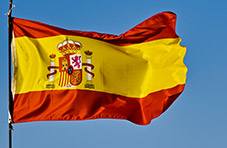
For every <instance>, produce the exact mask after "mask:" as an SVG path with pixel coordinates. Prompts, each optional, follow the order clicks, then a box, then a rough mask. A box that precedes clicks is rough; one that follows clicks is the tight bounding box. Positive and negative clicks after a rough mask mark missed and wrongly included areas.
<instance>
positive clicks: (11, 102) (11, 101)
mask: <svg viewBox="0 0 227 148" xmlns="http://www.w3.org/2000/svg"><path fill="white" fill-rule="evenodd" d="M12 8H13V0H9V12H8V64H9V65H8V66H9V67H8V70H9V74H8V77H9V88H8V89H9V148H12V130H13V125H12V123H13V122H12V121H13V119H12V111H13V97H12V96H13V95H12V91H11V42H12V17H11V14H12Z"/></svg>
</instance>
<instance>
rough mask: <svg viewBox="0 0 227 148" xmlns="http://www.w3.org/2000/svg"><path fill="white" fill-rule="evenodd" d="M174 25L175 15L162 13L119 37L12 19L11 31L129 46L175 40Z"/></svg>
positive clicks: (36, 36)
mask: <svg viewBox="0 0 227 148" xmlns="http://www.w3.org/2000/svg"><path fill="white" fill-rule="evenodd" d="M175 24H176V15H175V14H174V13H172V12H163V13H159V14H157V15H154V16H152V17H151V18H149V19H147V20H145V21H144V22H142V23H140V24H139V25H137V26H135V27H134V28H132V29H130V30H128V31H126V32H125V33H123V34H121V35H119V36H116V35H111V34H103V33H96V32H85V31H75V30H66V29H62V28H58V27H54V26H50V25H47V24H44V23H40V22H35V21H30V20H24V19H19V18H14V19H13V30H14V36H15V37H23V36H27V37H32V38H43V37H50V36H57V35H74V36H83V37H89V38H93V39H98V40H102V41H105V42H108V43H112V44H115V45H130V44H137V43H142V42H147V41H152V40H157V39H163V38H176V37H178V36H177V35H176V32H175Z"/></svg>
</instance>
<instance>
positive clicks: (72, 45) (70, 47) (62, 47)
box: [58, 39, 82, 56]
mask: <svg viewBox="0 0 227 148" xmlns="http://www.w3.org/2000/svg"><path fill="white" fill-rule="evenodd" d="M80 48H82V44H81V43H80V42H77V41H72V40H68V39H66V40H65V41H63V42H61V43H59V44H58V50H59V52H60V53H61V54H62V55H63V56H65V55H67V54H73V53H76V52H77V51H78V50H80Z"/></svg>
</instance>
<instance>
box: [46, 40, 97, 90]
mask: <svg viewBox="0 0 227 148" xmlns="http://www.w3.org/2000/svg"><path fill="white" fill-rule="evenodd" d="M81 48H82V44H81V43H80V42H78V41H72V40H68V39H66V40H65V41H63V42H61V43H59V44H58V46H57V49H58V51H59V52H60V53H61V54H62V55H63V56H62V57H59V58H58V60H59V66H55V61H56V55H55V54H52V55H50V56H49V58H50V66H49V67H48V70H49V71H50V73H49V74H47V78H48V79H49V83H48V84H47V85H46V87H47V88H55V85H54V81H55V79H54V75H55V74H57V70H58V71H59V75H60V77H59V80H58V85H59V86H60V87H75V86H78V85H80V84H81V82H82V72H83V69H82V67H83V66H86V67H85V68H84V70H85V72H87V81H86V84H85V86H84V87H85V88H89V89H94V84H93V83H92V78H93V77H94V73H92V70H93V69H94V65H92V63H91V58H92V54H93V52H91V51H89V50H87V51H84V53H82V52H81ZM83 54H85V58H86V62H87V63H82V58H83Z"/></svg>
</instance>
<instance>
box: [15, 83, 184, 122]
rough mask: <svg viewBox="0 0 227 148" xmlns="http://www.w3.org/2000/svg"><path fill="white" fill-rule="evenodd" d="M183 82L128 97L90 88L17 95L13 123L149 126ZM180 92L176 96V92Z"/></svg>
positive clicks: (168, 104) (170, 101)
mask: <svg viewBox="0 0 227 148" xmlns="http://www.w3.org/2000/svg"><path fill="white" fill-rule="evenodd" d="M183 89H184V85H178V86H176V87H173V88H170V89H166V90H161V91H158V92H154V93H151V94H149V95H147V96H146V97H144V98H129V97H124V96H119V95H115V94H110V93H104V92H96V91H87V90H55V91H40V92H30V93H25V94H17V95H15V96H14V111H13V119H14V123H20V122H30V121H51V120H87V119H98V118H111V119H126V120H129V121H131V122H133V123H136V124H140V125H146V124H149V123H150V122H151V120H152V119H154V118H156V117H158V116H160V115H161V114H162V113H163V112H164V111H165V110H166V109H167V108H168V107H169V106H170V105H171V104H172V103H173V102H174V100H175V99H176V98H177V97H178V96H179V94H180V93H181V92H182V91H183ZM176 94H177V95H176Z"/></svg>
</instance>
